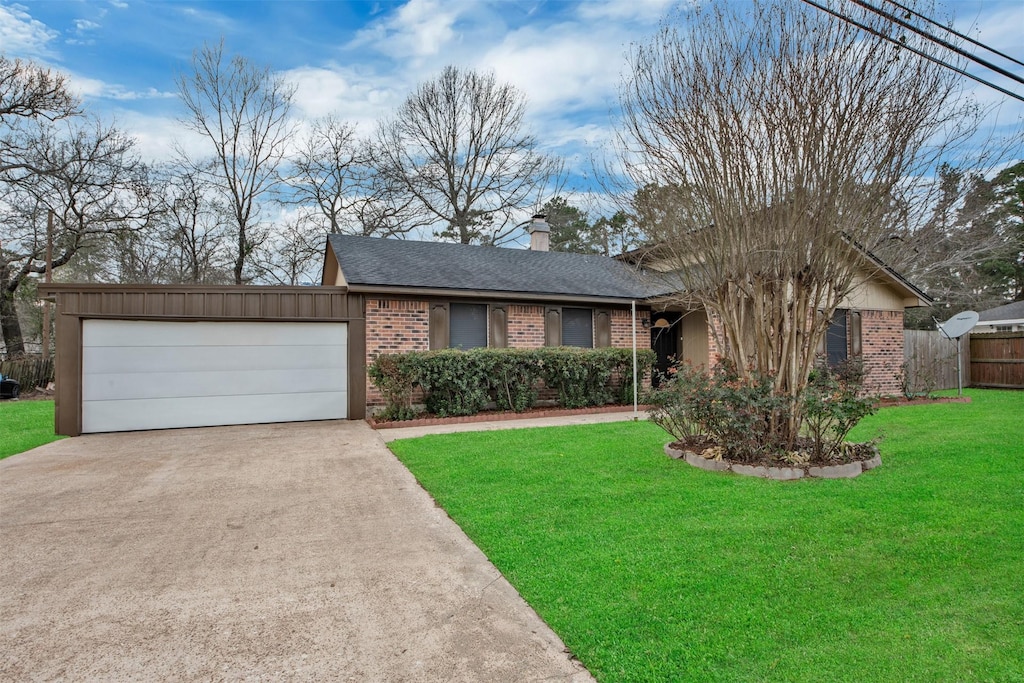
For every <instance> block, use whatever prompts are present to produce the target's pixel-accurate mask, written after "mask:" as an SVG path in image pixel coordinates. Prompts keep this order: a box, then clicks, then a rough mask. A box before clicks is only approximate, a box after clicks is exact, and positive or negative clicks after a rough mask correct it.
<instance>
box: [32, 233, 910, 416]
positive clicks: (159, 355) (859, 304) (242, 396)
mask: <svg viewBox="0 0 1024 683" xmlns="http://www.w3.org/2000/svg"><path fill="white" fill-rule="evenodd" d="M530 233H531V245H530V249H507V248H500V247H483V246H471V245H462V244H448V243H436V242H417V241H411V240H392V239H380V238H373V237H355V236H347V235H330V236H329V237H328V239H327V244H326V249H325V253H324V266H323V276H322V281H321V285H320V286H318V287H257V286H220V287H212V286H198V285H196V286H185V285H89V284H48V285H42V286H41V287H40V290H41V292H42V294H43V295H44V296H47V297H48V298H50V299H53V300H55V301H56V303H57V315H56V323H55V326H56V334H55V338H56V349H57V355H56V362H57V369H56V375H57V382H56V384H57V392H56V407H57V415H56V430H57V433H59V434H68V435H76V434H80V433H83V432H106V431H126V430H136V429H161V428H174V427H193V426H212V425H222V424H246V423H261V422H287V421H298V420H317V419H344V418H348V419H361V418H363V417H365V416H366V414H367V410H368V408H369V409H370V410H372V409H373V408H374V407H376V406H379V405H381V404H382V397H381V396H380V394H379V393H378V392H377V391H376V389H375V388H374V387H373V386H372V384H370V383H369V382H368V380H367V373H366V368H367V364H368V363H370V362H372V361H373V359H374V358H376V357H377V355H378V354H381V353H389V352H399V351H412V350H427V349H439V348H449V347H457V348H471V347H477V346H492V347H513V348H535V347H541V346H559V345H567V346H581V347H602V346H615V347H622V348H628V347H630V346H632V343H633V336H632V335H633V328H634V319H633V311H634V310H635V312H636V328H637V330H638V335H642V336H640V339H641V340H642V341H639V340H638V343H641V344H651V346H652V348H654V349H655V350H656V351H657V355H658V365H659V366H660V367H661V368H663V369H664V368H665V367H667V365H668V363H669V362H670V360H671V359H673V358H677V359H685V360H689V361H691V362H693V363H697V364H708V363H710V362H711V361H712V359H713V358H714V354H715V351H716V349H715V342H714V335H713V333H712V330H711V328H710V326H709V321H708V318H707V316H706V315H705V313H704V312H703V311H702V310H684V309H682V308H680V307H676V308H673V307H669V306H665V305H663V304H659V303H658V296H657V295H658V294H663V293H659V292H657V291H655V290H654V289H652V285H651V284H650V282H648V281H645V279H644V278H640V277H637V270H636V268H635V267H634V266H633V265H631V264H630V263H628V262H627V261H628V259H626V260H623V259H611V258H606V257H603V256H591V255H581V254H567V253H558V252H550V251H549V250H548V227H547V225H546V223H544V222H543V220H542V219H537V220H535V221H534V223H532V224H531V228H530ZM865 259H866V268H865V277H864V279H863V281H862V282H861V285H860V286H859V287H858V289H857V290H856V292H855V294H854V295H853V296H851V297H850V299H849V301H847V302H844V304H843V308H841V309H840V310H839V311H837V313H836V316H835V318H834V320H833V325H832V328H831V330H830V334H829V335H828V343H827V351H828V354H829V356H830V359H831V360H840V359H842V358H846V357H848V356H850V355H855V356H860V357H862V358H863V360H864V362H865V365H866V366H867V368H868V370H869V375H868V381H869V383H870V388H871V390H872V391H874V392H876V393H880V394H886V393H897V392H898V391H899V386H898V383H897V380H896V374H897V371H898V370H899V366H900V364H901V363H902V362H903V311H904V308H906V307H909V306H920V305H927V304H928V303H929V300H928V298H927V296H926V295H925V294H923V293H922V292H921V291H920V290H918V289H916V288H915V287H913V286H912V285H911V284H910V283H908V282H906V281H905V280H904V279H903V278H901V277H900V276H899V275H898V274H896V273H894V272H892V271H891V270H890V269H888V268H885V267H884V266H883V265H881V264H877V263H870V262H869V261H870V256H869V255H865ZM869 273H870V274H869ZM711 324H713V321H712V323H711Z"/></svg>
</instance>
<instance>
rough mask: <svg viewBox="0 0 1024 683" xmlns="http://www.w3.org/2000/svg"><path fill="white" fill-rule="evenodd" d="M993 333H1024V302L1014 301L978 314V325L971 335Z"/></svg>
mask: <svg viewBox="0 0 1024 683" xmlns="http://www.w3.org/2000/svg"><path fill="white" fill-rule="evenodd" d="M992 332H1024V301H1014V302H1013V303H1010V304H1006V305H1005V306H997V307H996V308H990V309H988V310H987V311H982V312H981V313H979V314H978V324H977V325H975V326H974V329H973V330H971V334H985V333H992Z"/></svg>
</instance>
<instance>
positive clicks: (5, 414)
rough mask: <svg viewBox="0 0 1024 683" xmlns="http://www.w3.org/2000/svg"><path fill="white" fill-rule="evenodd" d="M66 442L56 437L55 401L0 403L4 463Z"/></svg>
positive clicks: (0, 436)
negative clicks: (23, 454) (54, 431)
mask: <svg viewBox="0 0 1024 683" xmlns="http://www.w3.org/2000/svg"><path fill="white" fill-rule="evenodd" d="M63 438H64V437H63V436H57V435H56V434H54V433H53V401H3V402H0V459H3V458H6V457H7V456H9V455H14V454H15V453H23V452H24V451H27V450H29V449H32V448H35V447H36V446H42V445H43V444H46V443H50V442H51V441H56V440H57V439H63Z"/></svg>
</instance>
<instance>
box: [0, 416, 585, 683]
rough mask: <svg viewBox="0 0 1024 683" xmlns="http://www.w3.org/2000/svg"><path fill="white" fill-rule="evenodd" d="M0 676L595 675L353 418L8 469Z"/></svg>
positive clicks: (195, 434) (65, 449)
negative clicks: (568, 651)
mask: <svg viewBox="0 0 1024 683" xmlns="http://www.w3.org/2000/svg"><path fill="white" fill-rule="evenodd" d="M0 620H2V621H0V679H2V680H12V681H15V680H16V681H28V680H108V681H109V680H167V679H174V680H239V679H245V680H259V681H274V680H288V681H293V680H318V681H322V680H343V681H344V680H351V681H531V680H545V681H548V680H562V681H574V682H578V681H589V680H592V679H591V678H590V675H589V673H587V671H586V670H585V669H583V668H582V667H581V666H580V665H579V663H578V662H576V661H575V660H572V659H571V657H570V656H569V655H568V654H566V653H565V651H564V646H563V644H562V643H561V641H560V640H559V639H558V637H557V636H556V635H555V634H554V633H553V632H552V631H551V630H550V629H549V628H548V627H547V626H546V625H545V624H544V623H543V622H542V621H541V620H540V618H539V617H538V616H537V615H536V613H534V611H533V610H532V609H531V608H530V607H528V606H527V605H526V603H525V602H523V600H522V599H521V598H520V597H519V596H518V594H517V593H516V592H515V590H514V589H513V588H512V587H511V586H510V585H509V584H508V583H507V582H506V581H505V579H504V578H502V576H501V575H500V574H499V573H498V571H497V570H496V569H495V568H494V567H493V566H492V565H491V564H490V562H488V561H487V560H486V558H485V557H484V556H483V554H482V553H481V552H480V551H479V550H478V549H477V548H476V547H475V546H474V545H473V544H472V543H470V541H469V539H468V538H466V536H465V535H464V534H463V533H462V531H461V530H460V529H459V528H458V527H457V526H456V525H455V524H454V523H453V522H452V521H451V520H449V519H448V517H447V516H446V515H445V514H444V512H443V511H441V510H440V509H439V508H437V507H436V506H435V504H434V502H433V500H432V499H431V498H430V497H429V496H428V495H427V494H426V493H425V492H424V491H423V490H422V489H421V488H420V487H419V485H418V484H417V483H416V481H415V480H414V479H413V477H412V475H410V474H409V472H408V471H407V470H406V469H405V468H404V467H403V466H402V465H401V464H400V463H399V462H398V461H397V460H396V459H395V458H394V456H393V455H392V454H391V453H390V451H388V450H387V449H386V448H385V446H384V444H383V441H382V440H381V439H380V438H379V437H378V436H377V434H376V433H374V432H373V431H372V430H371V429H370V428H369V427H367V426H366V424H365V423H362V422H314V423H298V424H287V425H257V426H239V427H213V428H205V429H186V430H171V431H161V432H138V433H129V434H100V435H91V436H83V437H78V438H74V439H67V440H64V441H59V442H56V443H52V444H49V445H47V446H43V447H41V448H38V449H36V450H34V451H31V452H28V453H23V454H21V455H16V456H13V457H10V458H8V459H6V460H3V461H0Z"/></svg>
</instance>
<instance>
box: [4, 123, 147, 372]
mask: <svg viewBox="0 0 1024 683" xmlns="http://www.w3.org/2000/svg"><path fill="white" fill-rule="evenodd" d="M134 145H135V141H134V140H133V139H132V138H129V137H127V136H125V135H124V134H123V133H121V132H120V131H118V130H117V129H114V128H110V127H106V126H103V125H102V124H100V123H99V122H96V121H92V122H88V123H85V124H83V125H75V126H71V125H59V126H47V127H45V128H43V129H41V131H40V134H39V136H38V137H37V138H36V139H35V141H34V143H33V145H32V146H31V147H30V148H26V151H27V152H28V153H27V154H26V155H25V157H24V158H25V160H26V162H27V165H28V166H29V167H31V168H38V169H47V172H46V173H41V174H40V173H34V174H31V175H22V176H19V177H18V178H16V179H14V180H13V181H11V182H7V183H4V184H2V185H0V190H2V195H0V211H2V212H3V216H2V217H0V224H2V225H3V230H4V232H3V258H2V262H0V319H2V324H0V328H2V331H3V339H4V343H5V345H6V348H7V353H8V354H11V355H18V354H21V353H23V352H24V339H23V336H22V331H21V324H20V321H19V319H18V316H17V311H16V308H15V300H16V297H17V293H18V291H19V289H20V288H21V287H23V286H24V285H25V284H26V282H27V281H28V279H29V278H30V277H33V276H38V275H39V274H41V273H43V272H44V271H45V268H46V262H45V254H46V216H47V213H48V211H50V210H52V211H53V212H54V215H55V222H54V223H55V225H54V240H53V241H54V251H53V259H52V267H53V268H54V269H55V270H56V269H59V268H62V267H65V266H68V265H69V264H70V263H72V259H73V258H75V257H76V256H77V255H78V254H79V253H80V252H85V251H87V250H93V251H95V252H96V253H99V254H102V253H103V248H104V243H105V241H106V240H107V239H108V238H109V236H111V235H115V234H119V233H123V232H126V231H132V230H141V229H143V228H144V227H145V226H147V225H148V222H149V220H150V219H151V218H152V217H153V215H154V214H155V212H156V207H155V205H154V202H153V197H152V194H151V192H150V187H149V178H148V169H147V168H146V166H145V165H144V164H142V163H141V162H140V160H139V159H138V157H137V156H135V154H134V151H133V150H134ZM107 265H108V263H107V262H106V261H103V267H104V268H105V267H106V266H107ZM99 277H103V275H102V271H101V273H100V274H99ZM113 277H117V275H116V274H113Z"/></svg>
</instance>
